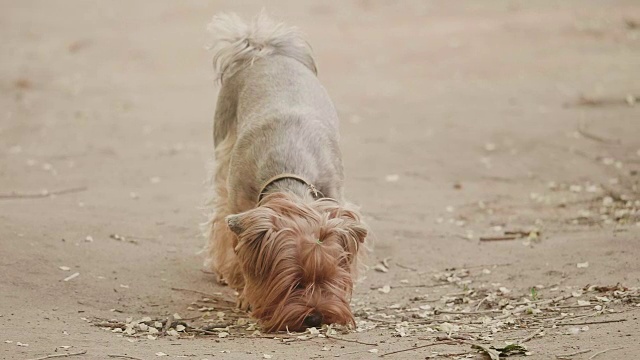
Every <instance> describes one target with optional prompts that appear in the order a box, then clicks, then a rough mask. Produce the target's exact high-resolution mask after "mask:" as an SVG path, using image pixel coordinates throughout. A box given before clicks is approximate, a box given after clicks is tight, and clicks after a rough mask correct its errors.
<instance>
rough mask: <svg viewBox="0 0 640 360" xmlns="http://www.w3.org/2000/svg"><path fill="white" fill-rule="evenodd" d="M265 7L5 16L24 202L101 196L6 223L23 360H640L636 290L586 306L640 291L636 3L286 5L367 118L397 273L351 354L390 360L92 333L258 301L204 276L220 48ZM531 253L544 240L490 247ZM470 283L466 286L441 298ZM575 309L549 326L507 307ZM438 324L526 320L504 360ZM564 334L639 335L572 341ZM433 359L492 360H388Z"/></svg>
mask: <svg viewBox="0 0 640 360" xmlns="http://www.w3.org/2000/svg"><path fill="white" fill-rule="evenodd" d="M241 3H242V5H239V4H238V2H235V1H180V2H178V1H173V2H170V1H161V2H160V1H153V2H151V1H147V2H143V1H39V2H38V1H22V0H20V1H3V2H2V4H1V5H0V8H1V9H2V10H1V11H0V34H1V35H0V38H1V39H2V45H1V47H0V49H1V50H0V52H1V53H2V56H1V57H0V93H1V96H0V109H1V113H0V192H1V193H2V194H3V195H8V194H11V192H13V191H15V192H17V193H19V194H22V195H27V194H36V195H37V194H38V193H40V191H41V190H42V189H47V190H48V191H49V192H54V191H59V190H65V189H74V188H78V187H80V188H81V189H77V190H79V191H77V192H72V193H67V194H60V195H58V196H49V197H39V198H3V199H0V357H1V358H3V359H27V358H37V357H40V356H44V355H47V354H65V353H76V352H80V351H85V350H86V351H87V353H86V354H85V355H83V356H76V357H74V358H71V359H75V358H87V359H106V358H107V355H108V354H119V355H124V354H127V355H129V356H134V357H138V358H141V359H154V358H156V357H157V355H156V353H157V352H163V353H166V354H168V356H169V357H170V358H177V357H178V356H184V357H185V358H187V359H205V358H207V359H260V358H264V357H265V356H264V354H267V355H271V356H272V358H273V359H294V358H297V359H303V358H312V357H316V358H317V357H327V358H333V357H334V356H335V355H340V358H345V359H349V358H350V359H358V358H375V357H377V356H379V355H382V354H385V353H387V352H391V351H394V350H399V349H405V348H412V347H413V346H415V345H417V346H421V345H426V344H431V343H432V342H433V341H435V340H434V339H436V337H437V336H444V335H446V333H450V334H451V336H452V337H457V338H459V339H470V340H465V341H468V342H469V343H483V344H503V342H504V340H509V339H511V340H518V339H520V340H521V339H523V338H525V337H526V336H527V335H530V334H535V331H536V330H537V329H538V328H539V327H540V326H542V327H543V328H544V330H543V332H542V335H541V336H540V335H539V336H536V337H534V338H532V339H531V340H530V341H528V342H526V344H525V345H527V347H528V349H529V351H531V352H532V355H531V357H529V358H536V359H550V358H554V355H556V354H567V353H574V352H579V351H586V350H590V351H589V352H586V353H584V354H579V355H575V356H573V357H572V358H573V359H588V358H590V357H592V356H594V355H596V353H597V352H598V351H602V350H606V349H612V348H613V349H614V350H609V351H608V352H606V353H603V354H599V355H597V359H634V358H636V356H637V354H639V353H640V344H639V340H640V337H639V335H638V334H640V320H639V319H638V315H639V314H640V307H637V304H638V303H639V302H640V300H639V299H638V296H637V291H636V292H635V293H634V292H633V291H634V290H633V289H630V290H627V291H626V292H625V291H622V292H620V291H619V292H618V293H615V292H613V291H608V292H607V291H605V292H604V293H597V292H595V291H589V292H585V293H584V294H583V295H581V296H579V295H580V291H579V290H580V289H582V288H584V287H585V286H586V285H588V284H592V285H603V286H604V285H607V286H610V285H615V284H616V283H618V282H619V283H621V286H626V287H629V288H633V287H638V286H639V285H640V261H639V260H638V258H639V257H640V244H639V241H640V226H638V225H639V223H638V222H639V221H640V216H639V215H638V209H639V208H640V202H637V200H640V196H639V192H638V182H639V179H640V177H639V175H638V170H640V153H639V152H640V104H635V106H632V105H633V102H634V100H635V99H636V98H638V97H640V83H639V80H640V28H639V27H640V4H639V3H638V2H637V1H636V0H626V1H623V0H620V1H607V2H604V1H581V0H575V1H535V2H534V1H491V2H487V1H482V2H479V1H467V2H452V1H451V2H445V1H441V2H435V1H430V2H427V1H402V2H400V1H399V2H391V1H388V2H381V1H380V2H379V1H367V0H360V1H332V2H321V1H313V2H302V1H268V2H267V4H266V5H264V6H266V8H267V9H269V10H270V11H272V12H274V13H276V14H277V15H279V16H280V17H281V18H283V19H285V20H287V21H288V22H289V23H294V24H297V25H299V26H300V27H301V28H302V29H303V30H304V31H305V32H306V33H307V34H308V39H309V41H310V43H311V44H312V45H313V47H314V50H315V53H316V56H317V61H318V64H319V69H320V78H321V80H322V82H323V83H324V84H325V85H326V87H327V88H328V90H329V93H330V94H331V95H332V97H333V99H334V101H335V103H336V106H337V108H338V111H339V112H340V114H341V118H342V119H343V124H342V135H343V140H342V145H343V150H344V151H343V152H344V158H345V159H344V160H345V166H346V170H347V176H348V181H347V185H348V195H349V197H350V199H351V200H352V201H354V202H356V203H359V204H361V205H362V207H363V210H364V212H365V213H366V215H367V218H368V220H369V222H370V224H371V227H372V229H373V231H374V233H375V238H376V251H375V253H374V255H373V257H372V258H373V260H374V264H375V263H376V262H377V261H379V260H382V259H383V258H390V259H389V260H388V263H389V272H387V273H383V272H376V271H370V272H369V273H368V274H367V279H366V280H365V281H364V282H363V283H362V284H361V285H360V286H359V287H358V288H357V291H356V293H355V295H354V296H355V299H354V309H355V310H357V314H358V319H359V324H360V327H361V330H363V331H361V332H359V333H357V334H347V335H343V334H340V335H339V336H342V337H344V338H348V339H358V340H359V341H362V342H367V343H371V344H376V345H365V344H358V343H354V342H347V341H341V340H335V339H326V338H318V337H316V336H313V337H312V338H311V339H309V340H300V339H294V341H289V340H287V341H285V342H283V341H282V340H278V339H268V338H247V337H243V336H241V335H240V332H239V331H238V330H237V329H236V328H233V327H232V328H230V329H229V331H228V332H230V333H231V335H230V336H228V337H226V338H218V336H217V335H213V336H208V337H202V336H198V337H196V338H193V339H190V338H188V335H186V334H183V335H182V336H183V337H184V338H183V339H176V338H175V337H171V336H166V337H159V338H158V339H157V340H148V339H147V338H146V335H144V336H143V337H142V338H141V339H138V340H137V341H135V342H130V341H129V340H133V339H136V338H128V337H123V336H122V334H117V333H111V332H109V331H106V330H103V329H100V328H99V327H96V326H93V325H92V324H90V323H89V322H87V321H85V320H82V319H81V318H86V319H87V320H88V321H92V320H94V319H118V320H120V321H124V320H125V318H127V317H133V318H134V319H140V318H142V317H144V316H149V317H151V318H154V319H156V318H159V319H164V318H166V316H167V315H168V314H173V313H179V314H180V315H181V316H182V317H183V318H193V317H198V316H200V315H202V314H204V315H205V319H204V320H198V321H201V322H202V323H206V321H205V320H207V319H209V318H210V317H213V318H216V317H217V314H216V312H217V310H216V307H217V308H218V309H221V308H220V306H221V304H223V303H222V302H220V300H219V299H220V298H222V297H221V295H216V294H215V293H217V292H222V293H223V294H224V295H223V296H226V297H228V298H231V299H232V298H233V294H232V293H231V292H230V291H229V290H228V289H226V288H222V287H219V286H218V285H216V284H215V283H214V281H213V280H214V278H213V276H212V275H210V274H205V273H203V272H201V271H200V269H201V266H200V265H201V260H202V259H201V258H200V257H199V256H198V255H196V253H197V251H198V250H199V249H200V247H201V245H202V244H203V241H204V240H203V239H202V237H201V236H200V235H199V230H198V223H199V222H202V221H203V220H204V218H203V216H202V211H201V209H200V208H199V206H200V204H202V194H203V186H202V182H203V179H204V178H205V163H206V162H207V159H208V158H209V156H210V154H211V126H212V124H211V120H212V114H213V110H214V104H215V95H216V92H215V91H216V88H215V86H214V84H213V74H212V70H211V66H210V54H208V53H207V52H206V51H205V50H204V49H203V46H204V45H205V44H206V43H207V34H206V33H205V31H204V27H205V24H206V23H207V22H208V20H209V19H210V17H211V16H212V14H214V13H215V12H217V11H221V10H235V11H239V12H240V13H242V14H244V15H247V14H254V13H256V12H257V11H259V9H260V8H262V6H263V4H259V3H257V2H248V1H247V2H241ZM605 3H606V5H604V4H605ZM581 96H582V97H583V98H582V100H580V99H581ZM82 187H86V189H82ZM634 201H636V202H635V203H634ZM514 230H516V231H525V234H524V235H525V237H524V238H518V239H515V240H505V241H495V242H484V241H480V237H481V236H498V235H500V236H502V235H503V234H504V232H505V231H514ZM531 230H537V231H540V235H539V236H537V237H536V236H535V235H536V233H535V232H534V233H533V234H532V236H530V237H529V236H527V234H528V233H529V232H530V231H531ZM112 234H119V235H121V236H124V237H125V241H120V240H117V239H113V238H111V237H110V235H112ZM91 240H92V241H91ZM129 240H135V242H131V241H129ZM585 262H588V267H578V266H577V264H578V263H585ZM494 265H500V266H494ZM584 265H586V264H584ZM61 266H67V267H69V268H70V269H69V270H68V271H65V270H61V269H60V268H59V267H61ZM448 268H449V269H451V268H455V269H456V270H453V271H452V273H450V274H448V277H449V279H448V280H447V275H445V276H444V277H441V278H440V279H437V278H435V277H434V276H433V275H434V274H435V275H442V274H441V273H442V272H443V271H445V269H448ZM463 268H466V269H469V276H466V275H467V272H465V271H464V270H460V269H463ZM411 269H413V270H411ZM75 272H78V273H79V276H77V277H75V278H73V279H71V280H69V281H67V282H65V281H62V279H64V278H65V277H67V276H69V275H71V274H73V273H75ZM453 273H455V274H456V275H460V276H458V277H455V276H452V275H454V274H453ZM403 280H406V281H403ZM469 280H471V281H469ZM440 284H445V285H444V286H439V285H440ZM447 284H448V285H447ZM384 285H390V287H389V288H390V291H389V292H388V293H384V292H382V291H379V290H377V289H378V288H384ZM416 285H418V286H422V287H410V286H416ZM431 285H438V286H435V287H427V286H431ZM536 285H543V287H540V288H539V289H538V290H537V291H536V292H535V294H532V292H531V287H534V286H536ZM172 287H177V288H185V289H192V290H199V291H202V292H205V293H210V294H212V296H217V297H218V301H219V302H217V303H210V304H212V305H210V307H213V308H214V310H213V311H212V312H211V313H210V315H207V314H206V313H203V312H199V311H197V310H189V309H187V307H190V306H191V307H192V308H194V309H197V308H199V307H201V306H202V304H203V303H202V302H199V303H198V304H199V305H197V306H196V305H191V303H192V302H195V301H199V300H202V297H203V295H200V294H197V293H192V292H186V291H175V290H171V288H172ZM500 288H503V289H502V290H500ZM619 289H622V287H619ZM592 290H593V289H592ZM572 293H575V294H574V295H575V296H578V297H572ZM634 294H635V295H634ZM443 295H445V296H444V297H443ZM564 295H566V296H565V298H563V299H564V301H561V302H559V303H551V305H553V306H554V307H555V310H553V309H544V310H543V313H542V314H537V315H536V314H520V315H514V314H512V313H511V312H510V311H511V310H514V309H511V307H510V306H506V302H507V301H510V302H511V303H515V302H521V303H524V304H526V302H524V300H523V298H528V299H529V300H532V301H535V299H538V301H540V300H545V299H547V300H548V299H553V298H555V297H558V296H564ZM595 296H599V297H600V299H597V298H595ZM485 298H486V299H487V300H484V303H480V301H482V299H485ZM604 298H606V300H605V299H604ZM509 299H511V300H509ZM579 300H580V301H590V302H589V304H588V305H584V304H586V303H584V302H583V303H581V304H583V306H581V307H574V305H577V304H578V303H577V301H579ZM607 300H609V302H607ZM500 301H502V303H501V302H500ZM547 303H548V302H547ZM427 305H429V306H430V307H431V308H430V307H429V306H427ZM207 306H209V305H207ZM526 306H528V307H529V308H530V309H529V310H527V311H533V310H531V308H532V307H531V306H529V305H526ZM596 306H597V307H596ZM420 307H421V308H420ZM112 309H113V310H112ZM433 309H440V310H442V309H445V310H448V311H450V312H456V311H475V309H478V310H479V311H485V312H486V314H491V316H500V315H502V314H503V313H501V312H499V311H498V312H495V313H493V312H490V311H488V310H491V309H502V310H503V311H505V314H506V315H507V317H506V318H504V320H505V321H507V320H509V319H508V317H509V316H512V315H513V316H512V317H511V319H510V320H509V321H510V323H507V324H502V325H499V326H498V328H497V329H496V330H499V331H498V332H496V333H495V334H494V335H493V337H492V338H488V337H487V334H490V333H491V327H492V326H495V325H496V324H495V322H492V321H493V320H491V319H490V318H489V317H487V318H486V319H485V324H482V320H481V315H479V314H473V315H471V314H470V315H459V314H442V313H436V314H434V312H433ZM510 309H511V310H510ZM516 309H517V308H516ZM222 310H224V309H222ZM609 310H611V311H612V312H613V313H612V312H610V311H609ZM425 311H426V313H425ZM487 311H488V312H487ZM562 313H565V315H563V314H562ZM480 314H485V313H480ZM580 314H586V315H589V316H586V317H578V316H580ZM234 316H235V317H237V316H238V314H234V313H233V312H232V311H230V310H226V313H225V318H229V317H231V318H232V319H235V317H234ZM421 316H422V318H421ZM536 316H538V317H540V318H541V319H542V317H544V319H546V320H544V321H546V322H543V323H539V324H537V325H536V323H535V319H536ZM562 317H566V318H567V319H579V320H573V321H574V322H575V321H580V322H587V323H588V322H601V321H611V320H612V321H617V322H611V323H592V324H587V325H576V326H573V327H572V326H570V325H561V326H558V327H555V328H554V326H553V322H557V321H563V320H562V319H561V318H562ZM367 318H370V319H375V320H366V319H367ZM381 319H382V320H381ZM429 319H430V320H429ZM477 319H480V322H479V323H476V324H474V325H472V327H468V325H466V324H468V323H470V322H471V321H472V320H477ZM514 319H515V322H514ZM527 319H529V320H527ZM549 319H551V320H549ZM557 319H560V320H557ZM621 320H626V321H621ZM207 321H208V320H207ZM234 321H235V320H234ZM403 321H404V322H403ZM429 321H431V322H432V323H431V325H429ZM509 321H508V322H509ZM420 322H422V325H420ZM564 322H565V323H570V321H569V322H567V321H564ZM372 324H376V325H377V327H376V328H373V329H369V330H366V328H367V327H371V326H372ZM443 324H444V325H443ZM447 324H449V325H447ZM540 324H542V325H540ZM455 326H460V328H456V327H455ZM585 326H586V327H585ZM474 329H475V330H474ZM219 331H220V330H216V333H217V332H219ZM432 331H433V332H432ZM401 334H403V335H406V336H404V337H400V336H399V335H401ZM420 339H426V340H420ZM483 339H484V340H483ZM18 342H20V343H21V344H23V345H24V344H28V346H18V344H17V343H18ZM60 346H70V348H67V349H65V348H59V347H60ZM371 349H377V350H378V352H377V354H376V353H375V352H369V350H371ZM223 350H224V351H225V352H221V351H223ZM433 351H436V352H440V353H460V354H466V353H469V354H473V353H474V350H472V349H471V345H469V344H468V343H457V344H453V345H442V344H440V345H438V346H432V347H426V348H420V349H414V350H411V351H406V352H402V353H397V354H391V355H388V356H385V358H387V359H401V358H406V359H418V358H425V357H426V356H429V355H434V353H433ZM463 356H464V355H463ZM470 356H473V355H470ZM267 357H268V356H267Z"/></svg>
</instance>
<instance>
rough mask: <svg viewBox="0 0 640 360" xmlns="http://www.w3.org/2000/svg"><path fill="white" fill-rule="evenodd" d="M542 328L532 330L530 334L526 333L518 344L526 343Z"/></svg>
mask: <svg viewBox="0 0 640 360" xmlns="http://www.w3.org/2000/svg"><path fill="white" fill-rule="evenodd" d="M543 330H544V328H543V327H542V328H540V329H538V330H536V331H534V332H533V333H532V334H531V335H528V336H527V337H525V338H524V339H522V340H520V341H518V344H523V343H526V342H527V341H529V340H531V339H533V338H534V337H536V335H538V334H540V333H541V332H542V331H543Z"/></svg>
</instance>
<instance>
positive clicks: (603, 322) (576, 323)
mask: <svg viewBox="0 0 640 360" xmlns="http://www.w3.org/2000/svg"><path fill="white" fill-rule="evenodd" d="M623 321H627V319H616V320H602V321H584V322H574V323H558V324H556V325H557V326H572V325H592V324H608V323H617V322H623Z"/></svg>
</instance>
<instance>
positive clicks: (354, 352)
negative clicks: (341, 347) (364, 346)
mask: <svg viewBox="0 0 640 360" xmlns="http://www.w3.org/2000/svg"><path fill="white" fill-rule="evenodd" d="M367 351H368V350H357V351H349V352H346V353H342V354H335V355H333V357H340V356H343V355H353V354H358V353H363V352H367Z"/></svg>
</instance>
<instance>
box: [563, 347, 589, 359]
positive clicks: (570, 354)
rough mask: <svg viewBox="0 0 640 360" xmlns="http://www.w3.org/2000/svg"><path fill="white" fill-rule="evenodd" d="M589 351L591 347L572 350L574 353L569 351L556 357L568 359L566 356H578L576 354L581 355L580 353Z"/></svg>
mask: <svg viewBox="0 0 640 360" xmlns="http://www.w3.org/2000/svg"><path fill="white" fill-rule="evenodd" d="M589 351H591V349H586V350H580V351H576V352H572V353H568V354H561V355H556V359H566V358H570V357H572V356H576V355H580V354H586V353H588V352H589Z"/></svg>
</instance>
